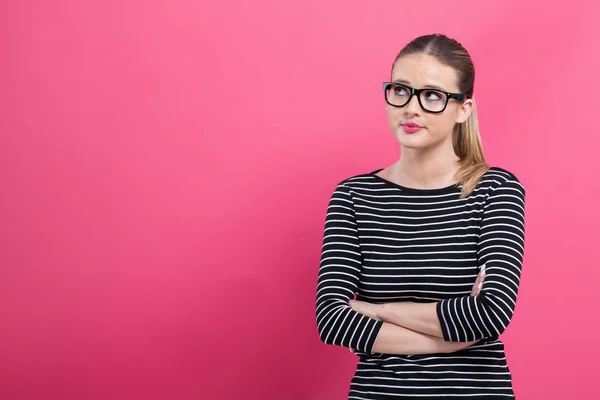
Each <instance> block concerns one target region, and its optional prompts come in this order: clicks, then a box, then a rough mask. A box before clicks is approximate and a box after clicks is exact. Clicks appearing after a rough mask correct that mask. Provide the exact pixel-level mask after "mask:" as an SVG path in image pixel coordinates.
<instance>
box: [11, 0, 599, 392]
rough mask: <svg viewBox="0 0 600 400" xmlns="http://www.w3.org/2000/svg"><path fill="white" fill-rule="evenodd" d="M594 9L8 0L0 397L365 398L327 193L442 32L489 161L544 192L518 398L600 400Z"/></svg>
mask: <svg viewBox="0 0 600 400" xmlns="http://www.w3.org/2000/svg"><path fill="white" fill-rule="evenodd" d="M203 3H204V4H203ZM598 20H600V6H599V5H598V4H597V2H593V1H587V2H585V1H568V2H567V1H563V2H559V3H554V4H550V2H547V1H544V2H542V1H531V2H526V1H514V2H513V1H494V2H481V1H461V2H450V1H439V2H437V1H436V2H401V1H397V0H394V1H378V2H373V3H372V4H366V2H348V1H339V0H338V1H329V2H322V1H302V2H295V3H290V2H282V1H275V0H273V1H262V2H256V1H241V0H240V1H228V2H217V1H213V2H202V1H201V2H198V1H191V0H189V1H185V0H169V1H167V0H162V1H148V0H145V1H139V0H138V1H134V0H127V1H124V0H111V1H99V0H98V1H67V0H55V1H52V2H48V1H34V0H28V1H24V0H5V1H3V2H2V4H1V5H0V37H1V39H0V40H1V41H2V42H1V44H2V52H1V54H2V58H3V60H2V62H1V66H0V68H1V72H2V73H1V78H0V79H1V82H0V88H1V89H0V91H1V93H2V96H0V99H1V100H0V101H1V104H0V106H1V107H0V109H1V111H0V113H1V114H0V115H1V120H0V121H1V122H0V123H1V126H0V133H1V142H0V152H1V153H0V163H1V164H0V183H1V198H0V202H1V210H2V212H1V220H0V229H1V230H0V232H1V237H0V243H1V246H0V398H1V399H61V400H71V399H73V400H74V399H111V400H113V399H117V400H119V399H128V400H129V399H145V400H154V399H242V398H243V399H292V400H301V399H328V400H329V399H343V398H345V396H346V394H347V390H348V385H349V381H350V378H351V375H352V372H353V369H354V366H355V363H356V358H355V357H354V356H352V355H351V354H350V353H349V352H348V351H347V350H345V349H343V348H337V347H332V346H325V345H323V344H321V342H320V341H319V338H318V335H317V331H316V325H315V320H314V299H315V297H314V293H315V286H316V277H317V270H318V260H319V256H320V246H321V240H322V234H323V223H324V216H325V210H326V205H327V201H328V199H329V196H330V194H331V192H332V190H333V188H334V187H335V184H336V183H337V182H339V181H340V180H342V179H344V178H346V177H348V176H350V175H352V174H356V173H363V172H369V171H372V170H374V169H376V168H382V167H384V166H387V165H389V164H391V163H392V162H394V161H395V160H396V159H397V157H398V151H399V149H398V145H397V144H396V143H395V141H394V139H393V137H392V135H391V133H390V132H389V129H388V127H387V121H386V117H385V110H384V104H383V98H382V93H381V86H380V82H381V81H383V80H386V79H388V77H389V69H390V66H391V63H392V61H393V59H394V57H395V55H396V53H397V52H398V51H399V50H400V49H401V48H402V46H403V45H404V44H406V43H407V42H408V41H409V40H411V39H412V38H414V37H416V36H418V35H421V34H425V33H432V32H443V33H446V34H447V35H449V36H451V37H455V38H457V39H458V40H459V41H461V42H462V43H463V44H464V45H465V47H466V48H467V49H468V50H469V51H470V53H471V54H472V56H473V59H474V61H475V65H476V70H477V79H476V86H475V87H476V89H475V93H476V98H477V100H478V107H479V118H480V125H481V131H482V136H483V142H484V147H485V150H486V155H487V157H488V161H489V163H490V164H492V165H498V166H501V167H504V168H507V169H509V170H511V171H513V172H514V173H516V174H517V176H518V177H519V179H520V180H521V181H522V182H523V183H524V185H525V187H526V188H527V194H528V203H527V245H526V256H525V263H524V272H523V279H522V285H521V292H520V297H519V301H518V303H517V309H516V313H515V316H514V319H513V321H512V323H511V326H510V327H509V329H508V331H507V332H506V334H504V335H503V339H504V340H505V343H506V349H507V357H508V360H509V365H510V367H511V371H512V372H513V378H514V385H515V392H516V393H517V396H518V398H520V399H524V400H527V399H545V400H548V399H575V398H577V399H593V398H598V397H596V396H598V393H599V392H600V391H599V381H598V374H599V368H598V366H597V360H598V358H599V357H600V350H599V349H600V343H599V338H600V335H599V334H598V327H599V321H598V319H597V318H598V317H597V316H596V315H598V314H599V313H598V311H597V308H598V303H599V301H600V296H599V294H598V278H599V276H600V273H599V272H598V267H599V265H600V263H599V261H600V257H599V256H598V253H597V250H598V248H599V245H600V240H599V237H600V235H599V234H598V224H599V222H600V218H599V216H600V212H599V211H598V208H597V207H598V206H597V204H598V200H597V197H598V195H599V194H600V183H599V179H598V172H599V170H600V168H599V167H598V162H597V159H598V149H597V148H598V145H600V139H599V135H600V132H598V121H597V117H596V115H597V113H598V110H599V109H600V102H599V101H600V97H598V93H599V91H600V84H599V82H600V81H599V79H598V71H600V62H599V57H598V52H597V50H598V41H599V39H600V28H599V24H598Z"/></svg>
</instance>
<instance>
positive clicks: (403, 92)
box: [394, 85, 408, 96]
mask: <svg viewBox="0 0 600 400" xmlns="http://www.w3.org/2000/svg"><path fill="white" fill-rule="evenodd" d="M394 94H395V95H396V96H408V90H407V89H406V88H405V87H404V86H400V85H394Z"/></svg>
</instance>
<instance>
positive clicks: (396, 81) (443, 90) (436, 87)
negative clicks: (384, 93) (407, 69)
mask: <svg viewBox="0 0 600 400" xmlns="http://www.w3.org/2000/svg"><path fill="white" fill-rule="evenodd" d="M394 83H401V84H403V85H408V86H410V83H409V82H408V81H405V80H403V79H396V80H394ZM423 88H427V89H437V90H441V91H442V92H447V90H446V89H444V88H441V87H439V86H436V85H425V86H423Z"/></svg>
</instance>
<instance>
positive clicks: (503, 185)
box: [478, 166, 525, 196]
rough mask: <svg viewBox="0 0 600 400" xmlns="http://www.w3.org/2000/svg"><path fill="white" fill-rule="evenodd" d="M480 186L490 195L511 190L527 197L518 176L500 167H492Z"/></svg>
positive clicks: (483, 177) (484, 175)
mask: <svg viewBox="0 0 600 400" xmlns="http://www.w3.org/2000/svg"><path fill="white" fill-rule="evenodd" d="M478 186H480V187H481V188H482V189H484V190H486V191H487V192H488V194H489V195H492V194H493V193H495V192H497V191H504V190H509V191H513V192H520V193H521V195H522V196H525V187H524V186H523V184H522V183H521V181H520V180H519V178H517V175H516V174H515V173H514V172H513V171H510V170H508V169H506V168H502V167H499V166H490V168H489V169H488V171H487V172H486V173H485V174H483V176H482V177H481V179H480V181H479V184H478Z"/></svg>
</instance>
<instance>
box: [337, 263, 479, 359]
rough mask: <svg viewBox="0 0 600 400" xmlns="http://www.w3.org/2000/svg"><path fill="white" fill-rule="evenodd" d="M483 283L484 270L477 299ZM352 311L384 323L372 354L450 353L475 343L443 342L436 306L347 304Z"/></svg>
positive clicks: (475, 289) (476, 289)
mask: <svg viewBox="0 0 600 400" xmlns="http://www.w3.org/2000/svg"><path fill="white" fill-rule="evenodd" d="M484 280H485V268H482V269H481V272H480V273H479V274H478V275H477V279H476V281H475V284H474V285H473V288H472V290H471V296H477V295H479V292H480V291H481V288H482V285H483V282H484ZM349 306H350V308H351V309H352V310H354V311H356V312H358V313H360V314H362V315H364V316H367V317H369V318H373V319H376V320H380V321H383V325H382V327H381V329H380V331H379V333H378V334H377V337H376V339H375V342H374V344H373V349H372V351H374V352H376V353H385V354H433V353H452V352H455V351H458V350H462V349H464V348H467V347H469V346H471V345H472V344H474V343H476V342H477V340H472V341H467V342H449V341H446V340H444V338H443V337H444V336H443V332H442V328H441V324H440V320H439V317H438V315H437V310H436V308H437V303H413V302H398V303H384V304H372V303H367V302H363V301H356V300H350V302H349Z"/></svg>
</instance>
